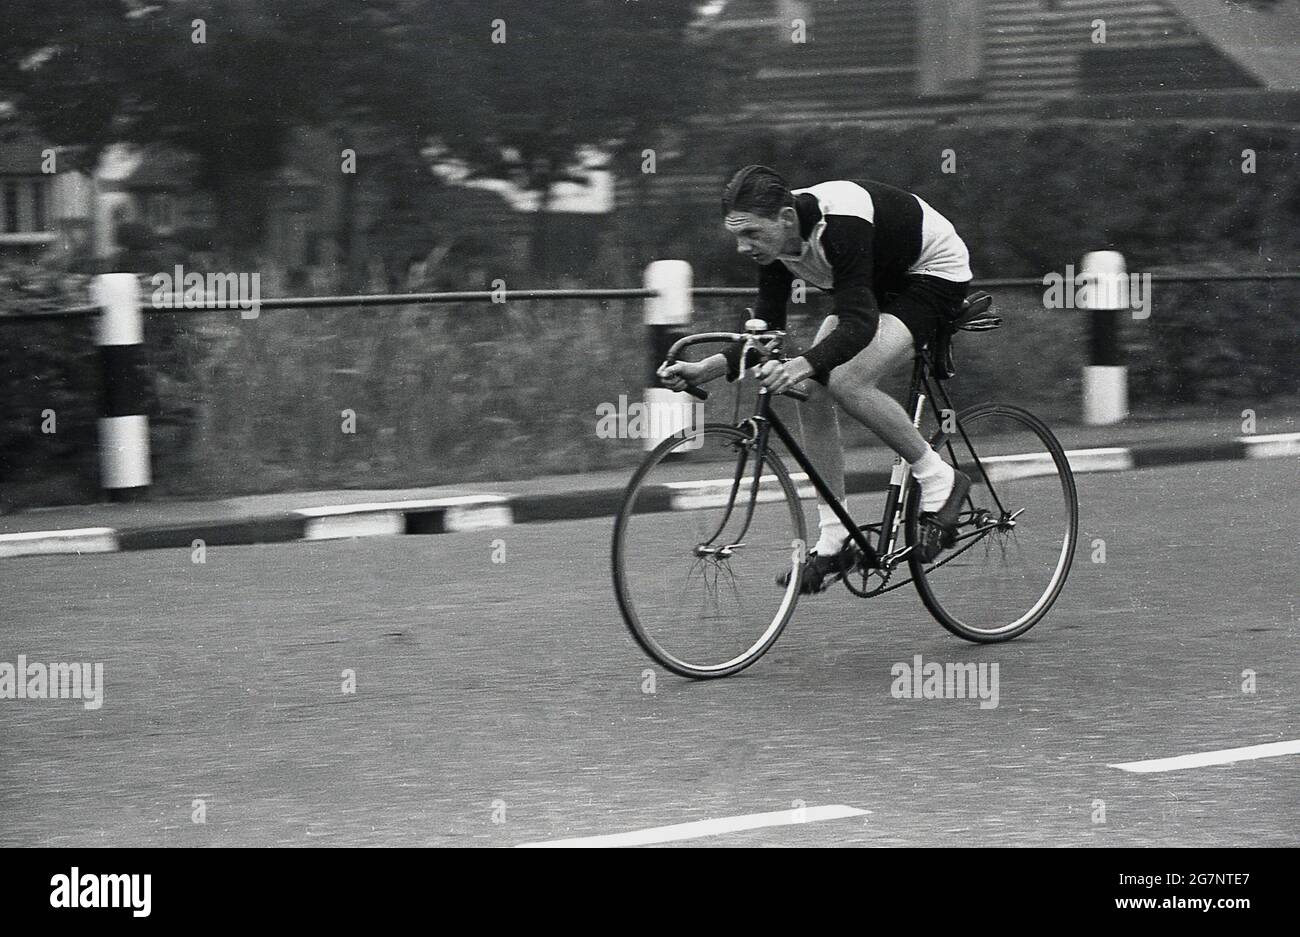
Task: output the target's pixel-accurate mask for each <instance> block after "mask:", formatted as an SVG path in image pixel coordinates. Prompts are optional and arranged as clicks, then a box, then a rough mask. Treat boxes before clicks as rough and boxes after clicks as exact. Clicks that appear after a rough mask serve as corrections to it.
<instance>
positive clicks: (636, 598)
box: [612, 293, 1078, 679]
mask: <svg viewBox="0 0 1300 937" xmlns="http://www.w3.org/2000/svg"><path fill="white" fill-rule="evenodd" d="M991 303H992V297H991V296H990V295H989V294H987V293H976V294H972V295H971V296H970V297H968V298H967V299H966V301H965V303H964V304H963V306H962V309H961V312H960V314H959V315H958V316H956V317H954V319H953V320H952V321H951V322H948V323H945V324H944V325H943V326H942V327H941V328H940V330H939V334H938V337H937V338H936V340H935V342H934V343H932V344H927V345H926V346H924V347H923V348H921V349H920V350H919V351H918V352H917V354H916V356H915V358H914V361H913V365H912V377H911V387H910V391H909V395H908V401H909V406H908V412H909V413H911V414H912V418H913V425H914V426H916V427H917V428H918V429H920V427H921V426H922V423H923V418H924V414H925V407H926V403H927V401H935V400H938V399H940V398H941V399H942V401H943V403H944V405H945V406H944V408H943V409H941V410H939V414H940V416H941V418H940V419H939V420H938V423H939V426H938V428H937V430H936V431H935V432H934V433H933V435H932V436H931V439H930V442H931V445H933V446H934V448H935V450H936V451H938V452H940V453H941V454H944V455H946V458H947V461H948V462H950V463H951V464H952V465H954V466H955V467H957V468H960V469H962V470H963V471H965V472H966V474H967V475H969V476H970V477H971V482H972V484H971V488H970V492H969V493H968V494H967V496H966V499H965V501H964V502H963V505H962V510H961V513H960V515H959V518H958V524H957V528H956V532H955V535H954V537H953V538H951V540H950V542H948V543H947V544H946V547H947V549H945V550H944V552H942V553H940V554H939V555H938V556H937V557H935V558H934V559H933V560H932V561H931V562H929V563H923V562H921V560H920V558H919V557H918V556H917V555H916V554H915V552H914V550H913V544H914V543H916V542H917V540H918V536H919V525H920V523H922V521H921V518H920V489H919V486H918V485H916V484H915V482H914V480H913V479H912V477H911V473H910V471H909V470H908V467H907V464H906V463H905V462H904V461H903V459H902V458H901V457H898V458H895V460H894V464H893V470H892V472H891V475H890V481H889V485H888V487H887V488H886V489H885V492H884V494H885V506H884V513H883V515H882V516H881V519H880V521H879V522H878V523H872V524H866V525H858V524H857V523H856V522H855V521H854V519H853V518H852V517H851V516H850V515H849V513H848V511H847V510H846V509H845V507H844V505H843V504H842V503H841V502H840V501H839V499H838V498H836V497H835V496H834V495H833V494H832V493H831V492H830V490H829V489H828V488H827V487H826V483H825V481H824V480H823V479H822V477H821V476H820V475H819V474H818V472H817V470H816V468H815V467H814V466H813V465H812V464H811V463H810V462H809V460H808V457H807V455H806V454H805V453H804V451H803V449H802V448H801V447H800V445H799V443H798V441H797V440H796V439H795V438H794V437H793V436H792V435H791V433H790V430H789V429H788V428H787V427H786V425H785V424H784V423H783V422H782V421H781V419H780V417H779V416H778V415H777V414H776V413H774V412H773V411H772V400H771V395H770V394H769V393H768V391H767V390H766V388H760V389H759V392H758V395H757V405H756V407H755V409H754V413H753V415H751V416H749V417H747V418H745V419H743V420H739V421H738V422H736V423H734V424H728V423H705V424H703V425H702V426H693V427H687V428H684V429H682V430H680V431H679V432H677V433H676V434H674V435H672V436H670V437H668V438H667V439H665V440H664V441H663V442H662V443H660V444H659V445H658V446H657V447H656V448H655V449H654V450H652V451H651V452H650V453H648V454H647V456H646V457H645V459H644V461H643V462H642V464H641V465H640V467H639V468H638V469H637V470H636V472H635V473H634V474H633V476H632V478H631V480H630V481H629V483H628V486H627V489H626V490H625V492H624V495H623V500H622V503H621V505H620V508H619V512H618V515H617V519H616V521H615V524H614V536H613V551H612V552H613V556H612V559H613V575H614V591H615V596H616V597H617V600H618V605H619V610H620V611H621V612H622V615H623V619H624V622H625V623H626V625H627V627H628V629H629V630H630V632H631V634H632V637H633V638H634V639H635V640H636V642H637V644H638V645H639V646H640V647H641V648H642V650H644V651H645V652H646V653H647V654H648V655H649V656H650V657H651V658H653V659H654V660H656V661H657V662H658V663H660V664H662V665H663V666H664V667H666V668H667V669H668V670H670V671H672V672H673V673H676V674H679V675H681V676H685V677H693V678H697V679H708V678H717V677H726V676H730V675H732V674H735V673H737V672H739V671H741V670H744V669H745V668H746V667H749V666H750V665H751V664H753V663H754V662H755V661H757V660H758V659H759V658H761V657H762V656H763V654H765V653H766V652H767V651H768V650H769V649H771V647H772V645H773V644H774V643H775V642H776V640H777V638H778V637H780V635H781V632H782V631H783V630H784V629H785V626H786V624H787V623H788V622H789V621H790V619H791V617H792V616H793V614H794V610H795V606H796V604H797V602H798V599H799V594H800V593H799V585H800V580H801V577H802V573H803V570H804V566H805V564H806V562H807V547H806V543H807V538H806V530H807V528H806V524H805V518H804V507H803V500H804V499H805V498H809V497H811V495H812V493H813V492H814V491H815V492H816V493H817V494H818V495H820V496H821V498H822V499H823V500H824V501H825V502H826V503H827V504H828V505H830V507H831V509H832V510H833V511H834V513H835V515H836V516H837V517H838V518H839V519H840V521H841V522H842V523H843V524H844V525H845V529H846V530H847V531H848V532H849V537H848V540H846V541H845V545H846V547H847V546H849V541H851V542H852V546H853V547H855V548H856V549H854V550H847V551H845V552H844V553H842V554H841V556H846V555H848V556H851V557H852V559H850V560H846V561H845V562H843V563H842V565H841V568H840V569H839V571H838V573H837V574H836V577H837V579H838V581H842V582H843V583H844V584H845V586H846V587H847V588H848V590H849V591H850V592H851V593H853V594H854V595H856V596H859V597H862V598H871V597H874V596H878V595H882V594H884V593H886V592H891V591H893V590H895V589H898V588H901V587H903V586H905V585H908V584H909V583H913V584H915V587H916V590H917V592H918V593H919V594H920V597H921V601H922V603H923V604H924V606H925V607H926V609H927V610H928V611H929V612H930V614H931V615H932V616H933V617H934V618H935V619H936V620H937V621H938V622H939V623H940V624H941V625H943V627H945V628H946V629H948V631H950V632H952V633H953V634H955V635H957V636H958V637H960V638H963V639H965V640H967V641H972V642H976V643H992V642H998V641H1009V640H1011V639H1013V638H1016V637H1019V636H1020V635H1022V634H1024V633H1025V632H1026V631H1028V630H1029V629H1030V628H1032V627H1033V626H1034V625H1035V624H1037V623H1038V622H1039V621H1041V620H1042V618H1043V617H1044V616H1045V615H1046V614H1047V612H1048V611H1049V610H1050V609H1051V607H1052V604H1053V603H1054V602H1055V601H1056V599H1057V597H1058V596H1059V595H1060V593H1061V589H1062V588H1063V587H1064V585H1065V580H1066V577H1067V576H1068V575H1069V572H1070V566H1071V563H1072V561H1073V557H1074V548H1075V542H1076V539H1077V537H1078V495H1077V492H1076V489H1075V484H1074V476H1073V474H1072V473H1071V471H1070V465H1069V461H1068V459H1067V458H1066V455H1065V452H1064V450H1063V449H1062V447H1061V444H1060V443H1059V442H1058V441H1057V439H1056V437H1055V436H1054V435H1053V434H1052V432H1051V430H1050V429H1049V428H1048V427H1047V425H1046V424H1045V423H1043V421H1042V420H1040V419H1039V418H1038V417H1036V416H1034V415H1033V414H1032V413H1030V412H1029V411H1027V410H1025V409H1023V408H1020V407H1017V406H1013V405H1009V404H998V403H988V404H979V405H976V406H974V407H970V408H968V409H966V410H963V411H961V412H957V411H956V409H955V408H954V407H953V406H952V401H951V399H950V398H949V396H948V392H947V388H946V387H945V386H944V384H943V382H944V381H945V380H947V379H949V378H951V377H953V376H954V375H955V373H956V371H955V368H954V367H953V364H952V344H951V343H952V338H953V337H954V336H955V335H956V334H957V332H958V331H969V332H976V331H985V330H989V329H993V328H997V327H999V326H1000V325H1001V319H1000V318H999V317H998V316H997V315H995V314H994V313H993V312H992V310H991V308H990V307H991ZM784 338H785V332H783V331H780V330H770V329H768V328H767V324H766V323H765V322H763V321H762V320H760V319H750V320H749V321H748V322H746V324H745V331H744V332H703V333H699V334H695V335H687V336H685V337H683V338H680V339H679V340H677V341H676V342H675V343H674V344H673V345H672V348H671V349H670V350H669V352H668V355H667V358H666V361H665V363H667V364H672V363H673V362H675V361H677V360H678V359H679V358H680V356H681V354H682V352H683V351H685V350H686V349H687V348H689V347H692V346H694V345H700V344H705V343H723V344H731V345H740V346H741V354H742V358H741V361H742V362H744V363H745V364H746V366H749V365H751V364H752V363H753V362H755V361H757V362H761V361H764V360H768V359H770V358H773V357H775V358H777V359H778V360H785V358H784V356H783V355H782V352H781V343H782V341H783V340H784ZM744 373H745V367H742V369H741V375H742V378H743V375H744ZM936 391H937V393H938V396H936ZM688 392H689V393H691V394H692V395H693V396H695V397H697V398H699V399H706V398H707V397H708V393H707V392H706V391H704V390H701V389H700V388H697V387H691V388H688ZM785 395H786V396H791V397H795V398H796V399H799V400H807V399H808V396H807V394H806V393H804V392H802V391H800V390H798V389H797V388H792V389H790V390H789V391H786V392H785ZM772 433H775V434H776V438H777V439H778V440H779V441H780V443H781V444H782V445H784V447H785V449H786V451H787V452H788V453H789V455H790V457H791V458H793V460H794V461H795V463H797V465H798V466H799V467H800V468H801V469H802V470H803V472H802V474H795V475H792V474H791V473H790V471H789V470H788V469H787V468H786V465H785V462H784V460H783V458H782V457H781V455H780V453H779V452H777V451H775V450H774V448H773V447H772V446H771V445H770V443H771V437H772ZM687 453H689V456H688V455H686V454H687ZM959 453H960V454H959ZM675 456H680V458H674V457H675ZM727 469H729V471H727ZM714 473H717V474H718V476H719V477H713V478H705V479H700V478H698V477H696V476H698V475H700V474H714ZM805 483H806V484H805ZM809 486H811V488H809ZM900 532H901V533H902V535H903V542H902V543H901V544H900V543H899V535H900ZM873 540H874V543H873V542H872V541H873ZM904 562H906V563H907V567H908V572H909V574H910V576H909V578H907V579H904V580H902V581H900V582H893V583H891V581H890V580H891V576H892V574H893V572H894V571H895V569H897V568H898V567H899V566H900V565H901V564H903V563H904ZM742 567H743V568H742ZM1039 567H1041V568H1039ZM783 570H788V571H789V573H790V575H789V577H788V579H787V580H786V584H785V585H784V586H780V585H777V584H775V583H779V581H780V577H779V576H778V575H776V574H779V573H781V572H782V571H783Z"/></svg>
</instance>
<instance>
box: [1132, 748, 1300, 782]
mask: <svg viewBox="0 0 1300 937" xmlns="http://www.w3.org/2000/svg"><path fill="white" fill-rule="evenodd" d="M1280 755H1300V739H1292V740H1291V741H1289V742H1269V743H1268V744H1266V745H1247V746H1246V747H1245V748H1223V749H1220V750H1219V751H1216V752H1201V753H1200V754H1197V755H1177V756H1175V757H1173V758H1151V759H1148V760H1146V761H1126V762H1123V763H1122V764H1118V765H1107V767H1108V768H1119V769H1120V770H1121V771H1132V772H1134V773H1136V774H1152V773H1154V772H1157V771H1182V770H1183V769H1185V768H1203V767H1205V766H1206V765H1226V764H1231V763H1232V762H1234V761H1250V760H1252V759H1255V758H1277V757H1278V756H1280Z"/></svg>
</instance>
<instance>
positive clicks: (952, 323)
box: [930, 290, 1002, 381]
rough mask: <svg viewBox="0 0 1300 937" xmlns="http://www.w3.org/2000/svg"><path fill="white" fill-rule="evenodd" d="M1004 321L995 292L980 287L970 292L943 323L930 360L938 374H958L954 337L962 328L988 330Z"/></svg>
mask: <svg viewBox="0 0 1300 937" xmlns="http://www.w3.org/2000/svg"><path fill="white" fill-rule="evenodd" d="M1000 325H1002V317H1001V316H999V315H997V314H996V313H995V312H994V311H993V294H992V293H987V292H985V291H984V290H976V291H975V292H974V293H971V294H970V295H969V296H967V297H966V298H965V299H964V300H962V304H961V309H959V310H958V312H957V315H955V316H954V317H953V318H952V319H950V320H948V321H947V322H941V323H940V324H939V332H938V334H937V335H936V336H935V339H934V348H933V349H932V357H931V361H930V364H931V365H932V366H933V370H934V375H935V377H937V378H938V379H939V380H941V381H946V380H948V379H949V378H951V377H955V376H956V374H957V368H956V365H954V364H953V359H952V337H953V336H954V335H955V334H956V333H957V330H958V329H961V330H962V331H963V332H988V331H990V330H992V329H996V328H998V327H999V326H1000Z"/></svg>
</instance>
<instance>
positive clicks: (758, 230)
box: [722, 166, 800, 264]
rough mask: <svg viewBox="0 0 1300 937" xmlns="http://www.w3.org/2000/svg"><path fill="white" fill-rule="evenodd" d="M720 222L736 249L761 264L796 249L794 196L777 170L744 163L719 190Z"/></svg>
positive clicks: (796, 229) (796, 221)
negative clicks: (734, 243)
mask: <svg viewBox="0 0 1300 937" xmlns="http://www.w3.org/2000/svg"><path fill="white" fill-rule="evenodd" d="M722 214H723V225H724V226H725V227H726V229H727V232H728V233H730V234H731V235H733V236H734V237H735V238H736V250H737V251H739V252H740V253H741V254H743V255H744V256H746V257H748V258H750V259H751V260H754V261H755V262H757V263H760V264H768V263H771V262H772V261H773V260H775V259H776V258H777V256H778V255H781V254H790V253H797V252H798V249H799V243H800V239H799V216H798V214H797V213H796V212H795V210H794V195H793V194H791V192H790V186H789V185H787V184H786V181H785V179H783V178H781V175H780V173H778V172H776V170H774V169H769V168H767V167H766V166H746V167H745V168H744V169H742V170H740V171H739V172H738V173H736V174H735V175H734V176H732V177H731V181H730V182H728V183H727V187H726V188H725V189H723V191H722Z"/></svg>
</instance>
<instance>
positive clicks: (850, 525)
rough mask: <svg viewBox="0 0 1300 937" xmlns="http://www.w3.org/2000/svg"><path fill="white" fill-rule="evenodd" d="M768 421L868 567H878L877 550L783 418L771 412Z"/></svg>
mask: <svg viewBox="0 0 1300 937" xmlns="http://www.w3.org/2000/svg"><path fill="white" fill-rule="evenodd" d="M767 420H768V423H769V424H770V425H771V427H772V429H774V430H776V435H777V436H779V437H780V439H781V442H783V443H785V448H786V449H787V450H789V452H790V455H791V456H793V457H794V460H795V461H796V462H797V463H799V467H800V468H801V469H803V470H804V472H805V473H807V475H808V480H809V481H810V482H812V486H813V488H814V489H815V490H816V491H817V494H818V495H819V496H820V497H821V499H822V500H823V501H825V502H826V503H827V504H829V505H830V506H831V510H832V511H834V512H835V516H836V517H838V518H839V519H840V523H841V524H843V525H844V528H845V529H846V530H847V531H848V532H849V535H850V536H852V537H853V542H854V543H856V544H857V545H858V549H860V550H861V551H862V554H863V556H864V557H865V558H866V562H867V565H869V566H878V565H879V560H878V558H877V556H876V551H875V548H874V547H872V546H871V544H870V543H868V542H867V538H866V535H865V534H863V533H862V531H860V530H859V529H858V525H857V523H855V522H854V520H853V518H851V517H849V513H848V511H846V510H844V505H842V504H840V499H839V498H837V497H835V495H833V494H832V493H831V490H830V489H829V488H827V487H826V483H825V482H824V481H822V477H821V476H820V475H818V474H817V469H816V468H814V467H813V465H812V463H811V462H809V461H808V457H807V456H805V455H804V454H803V449H801V448H799V444H798V443H797V442H795V440H794V437H792V436H791V435H790V431H789V430H788V429H786V428H785V424H784V423H782V422H781V418H780V417H778V416H777V415H776V414H775V413H771V412H769V413H768V416H767Z"/></svg>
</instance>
